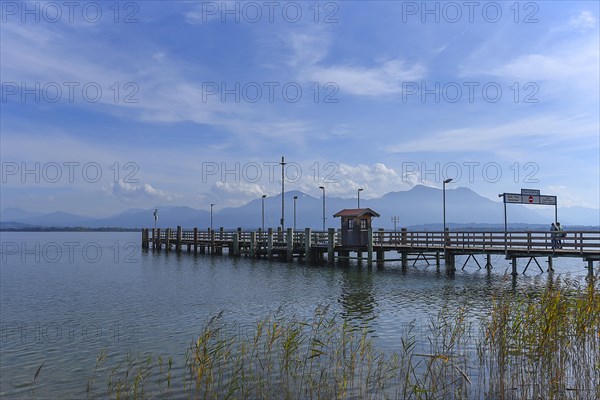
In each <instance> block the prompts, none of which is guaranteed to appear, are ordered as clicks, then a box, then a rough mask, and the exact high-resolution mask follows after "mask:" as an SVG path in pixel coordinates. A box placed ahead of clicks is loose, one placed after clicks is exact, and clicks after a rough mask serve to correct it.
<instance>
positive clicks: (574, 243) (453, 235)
mask: <svg viewBox="0 0 600 400" xmlns="http://www.w3.org/2000/svg"><path fill="white" fill-rule="evenodd" d="M561 233H562V234H564V237H560V236H558V234H557V233H554V232H540V231H519V232H507V233H506V234H505V233H504V232H485V231H480V232H475V231H464V232H454V231H448V232H445V233H444V232H411V231H402V232H390V231H381V230H380V231H375V232H373V245H374V246H376V247H377V246H380V247H389V246H391V247H413V248H425V249H433V248H441V249H443V248H454V249H462V250H467V249H470V248H472V249H474V248H477V249H482V250H486V249H490V250H491V249H501V248H509V249H511V250H529V251H534V250H547V249H553V248H554V249H556V250H563V251H579V252H581V253H583V252H588V251H600V232H599V231H564V232H561Z"/></svg>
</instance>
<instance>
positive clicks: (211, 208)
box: [210, 203, 215, 231]
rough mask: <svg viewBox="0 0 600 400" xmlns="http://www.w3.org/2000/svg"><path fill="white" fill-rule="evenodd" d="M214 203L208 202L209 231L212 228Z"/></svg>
mask: <svg viewBox="0 0 600 400" xmlns="http://www.w3.org/2000/svg"><path fill="white" fill-rule="evenodd" d="M214 205H215V203H211V204H210V230H211V231H212V230H213V217H212V215H213V213H212V211H213V206H214Z"/></svg>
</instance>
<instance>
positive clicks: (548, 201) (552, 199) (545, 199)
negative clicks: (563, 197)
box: [540, 196, 556, 206]
mask: <svg viewBox="0 0 600 400" xmlns="http://www.w3.org/2000/svg"><path fill="white" fill-rule="evenodd" d="M540 204H543V205H547V206H555V205H556V196H540Z"/></svg>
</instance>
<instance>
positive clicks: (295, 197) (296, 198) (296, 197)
mask: <svg viewBox="0 0 600 400" xmlns="http://www.w3.org/2000/svg"><path fill="white" fill-rule="evenodd" d="M296 200H298V196H294V231H296Z"/></svg>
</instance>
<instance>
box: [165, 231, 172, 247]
mask: <svg viewBox="0 0 600 400" xmlns="http://www.w3.org/2000/svg"><path fill="white" fill-rule="evenodd" d="M165 250H167V251H170V250H171V228H167V230H166V231H165Z"/></svg>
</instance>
